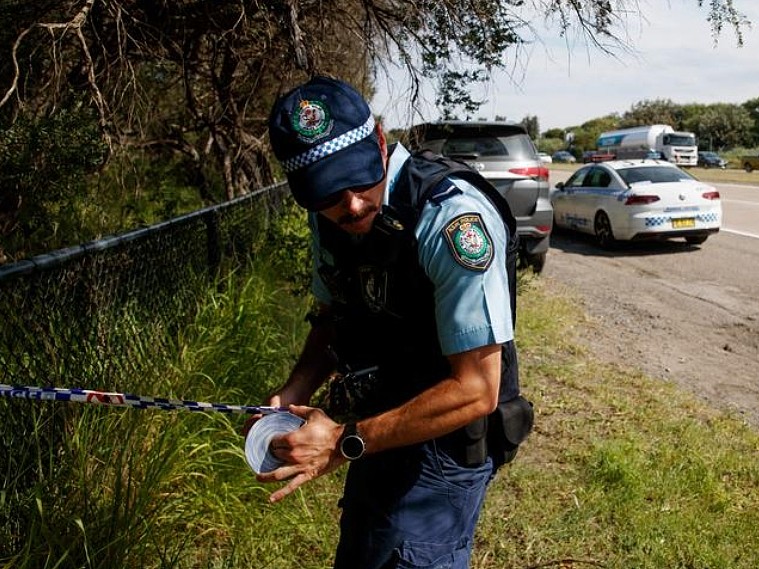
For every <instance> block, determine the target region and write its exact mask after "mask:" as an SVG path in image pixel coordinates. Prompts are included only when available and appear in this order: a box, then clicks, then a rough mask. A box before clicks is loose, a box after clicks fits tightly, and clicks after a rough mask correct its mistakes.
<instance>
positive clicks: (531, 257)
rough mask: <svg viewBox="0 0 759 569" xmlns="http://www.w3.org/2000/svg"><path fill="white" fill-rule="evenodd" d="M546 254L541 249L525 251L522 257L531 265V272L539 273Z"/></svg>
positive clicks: (543, 264)
mask: <svg viewBox="0 0 759 569" xmlns="http://www.w3.org/2000/svg"><path fill="white" fill-rule="evenodd" d="M546 256H547V252H546V251H543V252H542V253H533V254H530V253H527V254H526V255H525V256H524V257H525V262H526V264H527V265H529V266H530V267H532V270H533V272H535V273H539V272H541V271H542V270H543V267H545V265H546Z"/></svg>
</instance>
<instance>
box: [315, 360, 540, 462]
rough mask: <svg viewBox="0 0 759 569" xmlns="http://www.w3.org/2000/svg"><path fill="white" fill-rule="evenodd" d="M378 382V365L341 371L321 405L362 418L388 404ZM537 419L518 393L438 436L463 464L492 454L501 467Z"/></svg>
mask: <svg viewBox="0 0 759 569" xmlns="http://www.w3.org/2000/svg"><path fill="white" fill-rule="evenodd" d="M379 383H380V381H379V377H378V368H377V367H376V366H375V367H370V368H366V369H362V370H358V371H348V372H346V373H341V374H338V375H336V376H334V377H333V378H332V380H331V381H330V383H329V385H328V388H327V390H326V392H325V398H324V401H323V402H321V406H322V407H323V408H324V409H325V411H326V412H327V413H328V414H329V415H330V417H332V418H334V419H336V420H340V421H351V420H353V421H355V420H359V419H361V418H363V417H366V416H368V415H371V414H374V413H376V412H378V411H381V410H384V409H382V407H386V406H385V405H383V402H382V400H381V399H380V400H377V397H378V393H379V392H380V388H379ZM534 419H535V414H534V411H533V407H532V403H531V402H530V401H528V400H527V399H525V398H524V397H522V396H521V395H518V396H516V397H514V398H512V399H509V400H508V401H504V402H500V403H498V406H497V407H496V409H495V411H493V412H492V413H491V414H490V415H488V416H487V417H482V418H481V419H477V420H476V421H473V422H472V423H470V424H468V425H466V426H465V427H462V428H460V429H457V430H455V431H453V432H452V433H449V434H447V435H444V436H442V437H440V438H438V439H437V443H438V445H439V446H440V448H441V449H442V450H444V451H445V452H446V453H447V454H449V455H450V456H451V458H453V459H454V460H455V461H456V462H458V463H459V464H461V465H463V466H477V465H479V464H482V463H483V462H485V460H486V459H487V457H488V456H491V457H492V458H493V462H494V465H495V467H496V468H498V467H500V466H502V465H503V464H506V463H508V462H511V461H512V460H514V458H515V457H516V454H517V450H518V449H519V445H520V444H521V443H522V442H524V440H525V439H526V438H527V436H528V435H529V434H530V432H531V431H532V427H533V424H534Z"/></svg>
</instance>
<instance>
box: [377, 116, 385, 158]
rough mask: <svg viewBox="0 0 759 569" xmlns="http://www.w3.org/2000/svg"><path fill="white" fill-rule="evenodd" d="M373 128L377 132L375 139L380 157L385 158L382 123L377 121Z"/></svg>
mask: <svg viewBox="0 0 759 569" xmlns="http://www.w3.org/2000/svg"><path fill="white" fill-rule="evenodd" d="M374 128H375V130H376V132H377V141H378V142H379V147H380V152H381V153H382V158H383V159H386V158H387V139H386V138H385V133H384V132H383V130H382V125H381V124H380V123H377V125H376V126H375V127H374Z"/></svg>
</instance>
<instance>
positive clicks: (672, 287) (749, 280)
mask: <svg viewBox="0 0 759 569" xmlns="http://www.w3.org/2000/svg"><path fill="white" fill-rule="evenodd" d="M542 276H543V278H544V279H545V280H546V282H547V284H548V286H549V288H551V287H553V288H555V290H556V291H557V292H563V293H567V292H568V293H569V294H570V295H571V296H572V297H573V298H577V299H578V301H579V302H580V303H582V305H583V307H584V309H585V311H586V312H587V314H588V315H589V316H590V317H591V320H592V322H591V325H590V326H589V327H587V328H585V329H583V330H581V331H580V338H581V340H582V341H583V342H584V343H586V344H587V345H588V346H589V347H590V348H591V350H592V352H593V353H594V354H595V355H596V356H597V357H599V358H600V359H602V360H604V361H611V362H615V363H618V364H622V365H625V366H629V367H634V368H636V369H640V370H642V371H643V372H645V373H646V374H648V375H650V376H652V377H656V378H661V379H663V380H668V381H673V382H675V383H677V384H678V385H680V386H682V387H683V388H684V389H688V390H690V391H692V392H693V393H695V394H696V395H697V396H698V397H701V398H703V399H705V400H706V401H708V402H709V403H710V404H711V405H714V406H717V407H720V408H723V409H726V410H730V411H732V412H735V413H736V414H737V415H739V416H741V417H742V418H744V420H745V421H746V422H748V423H749V424H751V425H753V426H756V427H759V284H758V283H759V247H756V245H755V240H754V242H753V243H749V242H747V241H746V240H743V241H741V240H740V238H738V237H735V236H730V235H722V234H720V235H717V236H715V237H713V238H711V239H710V240H709V241H708V242H707V243H705V244H704V245H703V246H700V247H693V246H689V245H686V244H684V243H678V242H669V243H651V244H646V245H636V246H628V247H622V248H621V249H620V250H618V251H614V252H606V251H603V250H600V249H598V248H597V247H596V246H595V245H594V244H593V242H592V241H591V240H589V239H584V238H582V237H579V238H578V237H577V236H576V235H574V234H565V233H561V232H557V234H556V235H555V236H554V238H553V240H552V248H551V250H550V252H549V256H548V261H547V263H546V268H545V270H544V272H543V275H542Z"/></svg>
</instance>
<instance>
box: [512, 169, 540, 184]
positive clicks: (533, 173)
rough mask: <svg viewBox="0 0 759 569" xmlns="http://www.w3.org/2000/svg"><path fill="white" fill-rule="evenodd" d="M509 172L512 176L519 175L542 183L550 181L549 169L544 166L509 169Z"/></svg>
mask: <svg viewBox="0 0 759 569" xmlns="http://www.w3.org/2000/svg"><path fill="white" fill-rule="evenodd" d="M509 172H511V173H512V174H519V175H520V176H529V177H530V178H534V179H535V180H539V181H542V182H547V181H548V168H545V167H544V166H529V167H527V168H509Z"/></svg>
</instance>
